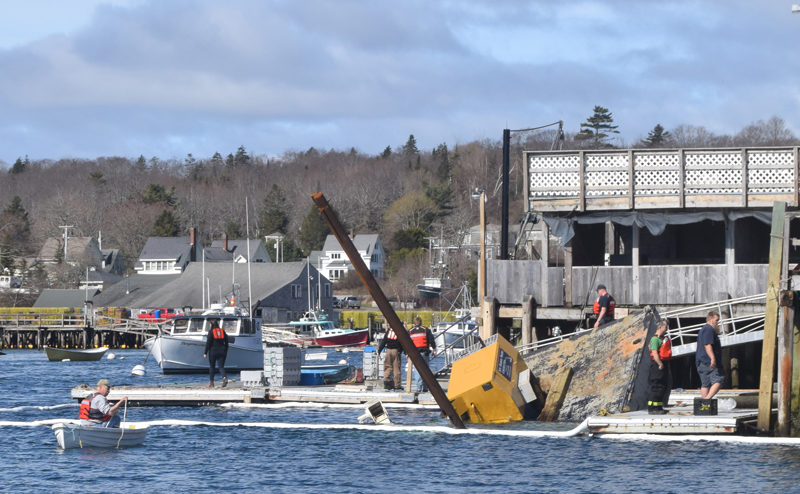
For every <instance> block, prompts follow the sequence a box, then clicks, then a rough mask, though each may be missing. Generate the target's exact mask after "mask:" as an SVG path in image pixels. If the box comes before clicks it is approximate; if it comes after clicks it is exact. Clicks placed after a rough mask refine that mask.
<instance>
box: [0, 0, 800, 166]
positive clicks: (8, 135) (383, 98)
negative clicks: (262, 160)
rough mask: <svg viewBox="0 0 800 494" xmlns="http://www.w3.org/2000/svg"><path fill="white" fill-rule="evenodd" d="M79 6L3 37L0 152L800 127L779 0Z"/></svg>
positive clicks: (271, 147) (83, 152) (791, 39)
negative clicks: (555, 127)
mask: <svg viewBox="0 0 800 494" xmlns="http://www.w3.org/2000/svg"><path fill="white" fill-rule="evenodd" d="M85 5H87V6H90V7H87V9H86V11H89V9H90V8H91V9H93V10H91V15H86V16H84V17H82V18H81V19H80V20H77V21H70V22H67V21H65V24H64V25H65V26H67V28H59V27H58V26H54V27H53V28H52V29H51V30H50V31H49V32H44V33H42V34H40V35H39V36H38V37H36V38H35V39H30V40H29V41H27V42H25V43H22V44H17V45H13V46H9V45H8V44H5V45H4V46H7V48H5V49H0V71H2V73H3V74H4V77H3V78H2V79H0V115H2V117H0V149H3V150H4V151H3V152H2V153H0V158H2V159H4V160H6V161H9V160H10V161H13V160H14V159H15V158H16V156H18V155H24V154H29V155H30V156H31V157H32V158H34V157H38V158H59V157H61V156H65V155H68V156H80V157H94V156H97V155H101V154H115V155H126V156H138V155H139V154H145V155H158V156H160V157H170V156H172V157H182V156H185V154H186V153H193V154H194V155H195V156H205V155H210V154H212V153H213V152H215V151H220V152H223V153H225V152H231V151H234V150H235V149H236V147H238V146H239V145H240V144H244V145H246V146H247V147H248V149H249V150H251V151H252V152H255V153H266V154H272V155H275V154H280V153H282V152H283V151H285V150H286V149H290V148H293V149H307V148H308V147H311V146H314V147H317V148H325V147H335V148H349V147H350V146H355V147H357V148H359V149H361V150H364V151H366V152H372V153H377V152H380V151H381V150H382V149H383V148H384V147H385V146H386V145H387V144H388V145H393V146H394V145H397V144H401V143H402V142H404V141H405V139H406V138H407V137H408V134H411V133H413V134H415V136H416V137H417V140H418V142H419V143H420V146H421V147H423V148H431V147H433V146H435V145H436V144H438V143H440V142H444V141H447V142H449V143H451V144H455V143H458V142H466V141H469V140H473V139H483V138H487V137H488V138H499V135H500V133H501V130H502V128H503V127H504V126H506V125H508V126H510V127H511V128H520V127H528V126H535V125H539V124H542V123H549V122H552V121H555V120H564V121H565V122H566V128H567V130H570V131H577V129H578V125H579V123H580V122H582V121H584V120H585V119H586V118H587V117H588V116H589V115H590V113H591V109H592V107H593V106H594V105H596V104H599V105H602V106H605V107H608V108H609V109H610V110H611V111H612V112H613V113H614V115H615V117H616V119H617V122H616V123H617V124H619V125H620V130H621V131H622V134H621V135H622V136H623V137H624V138H625V139H626V140H627V141H630V142H632V141H635V140H636V139H638V138H639V137H641V136H643V135H645V134H646V133H647V131H648V130H649V129H651V128H652V127H653V126H654V125H655V123H659V122H660V123H662V125H664V126H665V127H667V128H669V127H670V126H674V125H679V124H684V123H688V124H693V125H707V126H713V129H712V130H713V131H714V132H717V133H723V132H735V131H736V130H738V129H739V128H741V127H742V126H744V125H746V124H748V123H750V122H752V121H754V120H758V119H764V118H769V117H770V116H772V115H779V116H781V117H783V118H785V119H786V120H787V123H788V124H789V126H790V127H792V128H793V129H794V130H795V131H800V122H798V120H797V119H798V118H800V117H796V116H795V115H798V111H797V110H798V109H799V108H798V106H799V105H798V96H797V90H794V89H793V88H795V87H798V86H797V83H798V80H797V78H798V75H797V74H800V70H798V69H800V67H798V66H797V65H798V61H797V57H795V56H794V54H793V52H794V48H793V47H794V46H797V44H798V43H797V41H798V40H797V36H798V33H799V32H800V30H798V29H797V27H798V26H797V23H798V22H800V16H796V18H792V17H791V15H790V14H789V13H788V8H784V7H785V6H779V5H778V4H777V3H775V4H774V5H773V4H769V5H768V6H759V7H754V6H753V5H752V4H751V3H750V2H746V1H744V0H737V1H732V2H726V3H725V4H719V3H717V2H713V1H710V0H709V1H704V2H690V1H688V0H686V1H678V2H655V1H642V2H634V3H631V2H627V1H624V2H623V1H621V0H614V1H604V2H600V1H580V2H569V3H566V4H557V3H552V2H545V1H538V2H517V1H512V0H499V1H492V2H489V1H479V2H469V3H466V4H465V3H463V2H453V1H434V2H430V1H423V0H411V1H409V2H404V3H403V4H402V6H399V5H389V4H384V3H379V2H369V3H365V2H360V1H358V2H357V1H341V2H327V1H304V2H292V1H279V0H274V1H256V0H239V1H233V2H224V3H221V2H216V1H211V0H198V1H188V0H174V1H170V2H159V1H130V2H101V1H99V0H98V1H96V2H89V1H88V0H87V3H86V4H85ZM38 7H41V5H38ZM15 15H18V16H19V18H20V19H22V21H24V22H32V21H31V20H30V19H31V17H30V16H29V15H26V14H25V13H17V14H15ZM770 91H771V92H770ZM793 119H794V120H793Z"/></svg>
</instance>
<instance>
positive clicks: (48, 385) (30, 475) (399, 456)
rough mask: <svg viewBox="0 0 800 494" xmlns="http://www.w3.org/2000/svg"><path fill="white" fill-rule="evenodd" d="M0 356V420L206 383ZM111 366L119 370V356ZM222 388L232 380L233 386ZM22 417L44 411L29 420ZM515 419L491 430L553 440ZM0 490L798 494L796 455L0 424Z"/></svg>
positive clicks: (362, 434) (585, 441)
mask: <svg viewBox="0 0 800 494" xmlns="http://www.w3.org/2000/svg"><path fill="white" fill-rule="evenodd" d="M7 353H8V354H7V355H5V356H0V369H2V372H0V392H1V393H2V397H3V400H2V406H0V423H1V422H4V421H25V422H30V421H33V420H41V419H52V418H75V417H76V416H77V413H78V407H77V404H76V403H73V402H71V401H70V399H69V393H70V389H71V388H72V387H74V386H75V385H78V384H80V383H88V384H94V383H96V382H97V380H98V379H100V378H102V377H105V378H108V379H110V380H111V381H112V383H113V384H116V385H125V384H159V383H171V382H180V383H185V382H198V383H204V382H206V379H207V377H206V376H202V375H189V376H173V375H170V376H164V375H161V374H159V372H158V367H157V366H156V365H155V364H154V362H152V361H150V362H148V364H147V372H148V374H147V376H144V377H134V376H131V375H130V370H131V368H132V367H133V366H134V365H136V364H139V363H141V362H142V360H143V359H144V357H145V355H146V353H145V352H144V351H142V350H120V351H115V353H116V355H117V359H116V360H106V359H103V360H101V361H99V362H49V361H47V359H46V357H45V356H44V353H43V352H37V351H32V350H27V351H21V350H18V351H7ZM120 357H124V359H120ZM234 377H235V375H234ZM36 407H46V408H45V409H39V408H36ZM361 413H362V410H361V409H360V408H338V407H337V408H326V409H321V410H318V409H313V408H307V407H302V408H257V409H246V408H238V407H237V408H231V407H202V408H189V407H152V408H129V409H128V412H127V414H128V420H135V421H151V420H162V419H183V420H202V421H209V422H226V423H229V422H247V423H257V422H280V423H292V424H306V423H312V424H355V423H356V422H357V417H358V415H360V414H361ZM389 414H390V416H391V418H392V419H393V420H394V421H395V422H397V423H399V424H405V425H437V426H441V425H447V422H446V421H444V420H443V419H441V418H439V414H438V412H436V411H433V410H421V409H413V410H408V409H395V408H390V409H389ZM574 425H575V424H540V423H535V422H528V423H523V424H512V425H507V426H502V427H497V428H496V429H501V430H531V429H548V428H549V429H554V428H555V429H560V430H567V429H570V428H572V427H573V426H574ZM0 433H2V434H3V440H2V441H0V457H2V458H3V462H2V468H1V469H0V472H1V473H0V480H2V482H0V491H3V492H7V491H11V490H12V489H13V490H14V491H19V490H20V489H25V490H27V491H31V492H44V491H46V492H101V491H114V492H170V493H178V492H193V491H199V492H231V491H237V492H309V493H322V492H332V493H349V492H353V493H362V492H381V491H383V492H397V491H407V492H476V493H492V492H498V493H500V492H502V493H509V492H644V491H660V492H703V491H716V492H748V491H755V490H758V491H762V492H781V493H786V492H800V487H798V485H797V480H796V478H797V476H798V474H800V447H799V446H777V445H750V444H726V443H717V442H708V441H675V442H650V441H621V440H609V439H602V438H591V437H587V436H580V437H569V438H530V437H506V436H492V435H450V434H443V433H433V432H414V431H397V432H390V431H386V430H385V429H378V428H374V429H370V430H366V431H365V430H342V429H277V428H265V427H244V426H235V427H213V426H197V425H189V426H153V427H152V428H151V429H150V432H149V433H148V436H147V439H146V440H145V443H144V445H143V446H141V447H137V448H130V449H119V450H102V449H78V450H67V451H62V450H59V449H58V448H57V446H56V441H55V436H54V435H53V432H52V431H51V430H50V428H49V427H18V426H0Z"/></svg>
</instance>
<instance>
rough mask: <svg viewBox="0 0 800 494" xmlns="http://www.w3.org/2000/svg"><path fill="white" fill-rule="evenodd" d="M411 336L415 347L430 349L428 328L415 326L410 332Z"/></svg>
mask: <svg viewBox="0 0 800 494" xmlns="http://www.w3.org/2000/svg"><path fill="white" fill-rule="evenodd" d="M408 334H409V336H411V341H413V342H414V346H415V347H417V348H420V349H422V348H424V349H427V348H428V328H426V327H424V326H414V327H413V328H411V330H410V331H409V332H408Z"/></svg>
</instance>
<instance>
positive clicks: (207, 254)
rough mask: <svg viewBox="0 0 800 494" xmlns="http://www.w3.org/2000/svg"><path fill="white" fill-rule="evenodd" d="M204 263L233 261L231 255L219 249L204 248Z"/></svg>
mask: <svg viewBox="0 0 800 494" xmlns="http://www.w3.org/2000/svg"><path fill="white" fill-rule="evenodd" d="M201 259H205V261H206V262H224V261H228V262H230V261H231V259H233V254H231V253H230V252H228V251H227V250H225V249H223V248H222V247H221V246H220V247H206V248H204V249H203V257H201Z"/></svg>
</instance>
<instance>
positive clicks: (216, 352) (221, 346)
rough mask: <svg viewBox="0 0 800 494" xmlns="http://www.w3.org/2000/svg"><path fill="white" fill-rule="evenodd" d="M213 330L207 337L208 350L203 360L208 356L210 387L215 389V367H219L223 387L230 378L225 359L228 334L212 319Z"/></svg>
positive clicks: (210, 330) (204, 353) (209, 331)
mask: <svg viewBox="0 0 800 494" xmlns="http://www.w3.org/2000/svg"><path fill="white" fill-rule="evenodd" d="M209 322H210V325H211V329H209V330H208V334H207V335H206V349H205V352H203V358H206V355H208V380H209V383H208V387H209V388H213V387H214V372H215V371H214V367H215V366H216V365H219V373H220V374H221V375H222V387H223V388H224V387H225V386H227V385H228V376H227V375H226V374H225V358H227V356H228V334H227V333H225V330H224V329H222V328H221V327H220V326H219V321H218V320H216V319H212V320H210V321H209Z"/></svg>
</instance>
